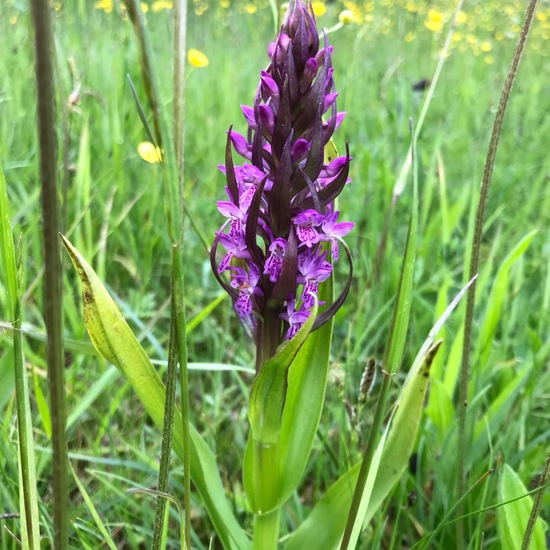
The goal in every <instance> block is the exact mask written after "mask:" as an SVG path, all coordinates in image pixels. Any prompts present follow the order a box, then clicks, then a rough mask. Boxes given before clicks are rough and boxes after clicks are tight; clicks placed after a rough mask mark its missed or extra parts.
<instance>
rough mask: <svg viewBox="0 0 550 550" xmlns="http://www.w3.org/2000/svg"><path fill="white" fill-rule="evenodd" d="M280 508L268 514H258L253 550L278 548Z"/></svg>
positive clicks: (255, 523) (255, 521) (255, 522)
mask: <svg viewBox="0 0 550 550" xmlns="http://www.w3.org/2000/svg"><path fill="white" fill-rule="evenodd" d="M280 510H281V509H280V508H276V509H275V510H273V511H271V512H268V513H267V514H257V515H256V518H255V520H254V540H253V542H252V549H253V550H272V549H276V548H277V541H278V539H279V514H280Z"/></svg>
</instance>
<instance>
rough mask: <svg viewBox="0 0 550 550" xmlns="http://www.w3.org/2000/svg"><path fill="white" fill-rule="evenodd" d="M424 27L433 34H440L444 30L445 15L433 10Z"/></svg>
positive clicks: (429, 13)
mask: <svg viewBox="0 0 550 550" xmlns="http://www.w3.org/2000/svg"><path fill="white" fill-rule="evenodd" d="M424 25H425V26H426V27H427V28H428V29H430V30H431V31H432V32H439V31H440V30H441V29H442V28H443V14H442V13H441V12H440V11H438V10H435V9H431V10H430V11H429V12H428V19H427V20H426V21H424Z"/></svg>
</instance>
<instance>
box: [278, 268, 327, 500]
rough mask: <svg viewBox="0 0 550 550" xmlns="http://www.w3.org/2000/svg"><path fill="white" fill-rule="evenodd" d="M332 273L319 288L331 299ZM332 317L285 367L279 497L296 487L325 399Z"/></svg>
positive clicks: (323, 296)
mask: <svg viewBox="0 0 550 550" xmlns="http://www.w3.org/2000/svg"><path fill="white" fill-rule="evenodd" d="M333 299H334V292H333V277H332V276H331V277H330V278H329V279H328V280H327V281H326V282H325V283H324V284H323V285H322V286H321V288H320V290H319V300H320V301H321V302H326V303H327V304H330V303H332V301H333ZM332 324H333V321H332V318H331V320H330V321H328V322H326V323H325V324H324V325H323V326H322V327H321V328H319V329H318V330H316V331H315V332H313V333H311V334H310V335H309V336H308V338H307V340H306V342H305V344H304V345H303V346H302V348H301V349H300V351H299V352H298V355H297V356H296V358H295V359H294V361H293V363H292V365H291V367H290V369H289V371H288V390H287V395H286V403H285V408H284V411H283V419H282V428H281V437H280V446H281V449H280V453H281V454H280V466H279V469H280V472H281V488H280V491H281V501H282V502H284V501H286V500H287V498H288V497H289V496H290V495H291V493H292V492H293V491H294V490H295V489H296V487H297V486H298V483H299V482H300V479H301V478H302V475H303V473H304V470H305V467H306V464H307V460H308V458H309V454H310V452H311V447H312V445H313V440H314V438H315V433H316V431H317V427H318V426H319V420H320V418H321V412H322V410H323V403H324V400H325V389H326V381H327V374H328V369H329V359H330V344H331V341H332Z"/></svg>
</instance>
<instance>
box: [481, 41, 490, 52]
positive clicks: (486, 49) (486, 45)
mask: <svg viewBox="0 0 550 550" xmlns="http://www.w3.org/2000/svg"><path fill="white" fill-rule="evenodd" d="M479 47H480V48H481V51H482V52H485V53H487V52H490V51H491V50H492V49H493V45H492V44H491V42H490V41H489V40H485V41H484V42H482V43H481V44H480V46H479Z"/></svg>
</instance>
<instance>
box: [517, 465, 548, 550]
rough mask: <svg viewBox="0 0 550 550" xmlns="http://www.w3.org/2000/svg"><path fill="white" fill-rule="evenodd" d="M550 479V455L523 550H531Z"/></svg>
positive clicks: (528, 525)
mask: <svg viewBox="0 0 550 550" xmlns="http://www.w3.org/2000/svg"><path fill="white" fill-rule="evenodd" d="M549 478H550V455H548V456H547V457H546V462H545V463H544V470H543V471H542V474H541V476H540V478H539V482H538V486H539V489H540V491H538V492H537V494H536V495H535V500H534V502H533V508H531V514H529V522H528V523H527V529H525V534H524V535H523V542H522V544H521V550H529V547H530V546H531V539H532V537H533V532H534V530H535V524H536V522H537V518H538V516H539V514H540V511H541V508H542V499H543V497H544V487H545V485H546V484H547V483H548V479H549Z"/></svg>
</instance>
